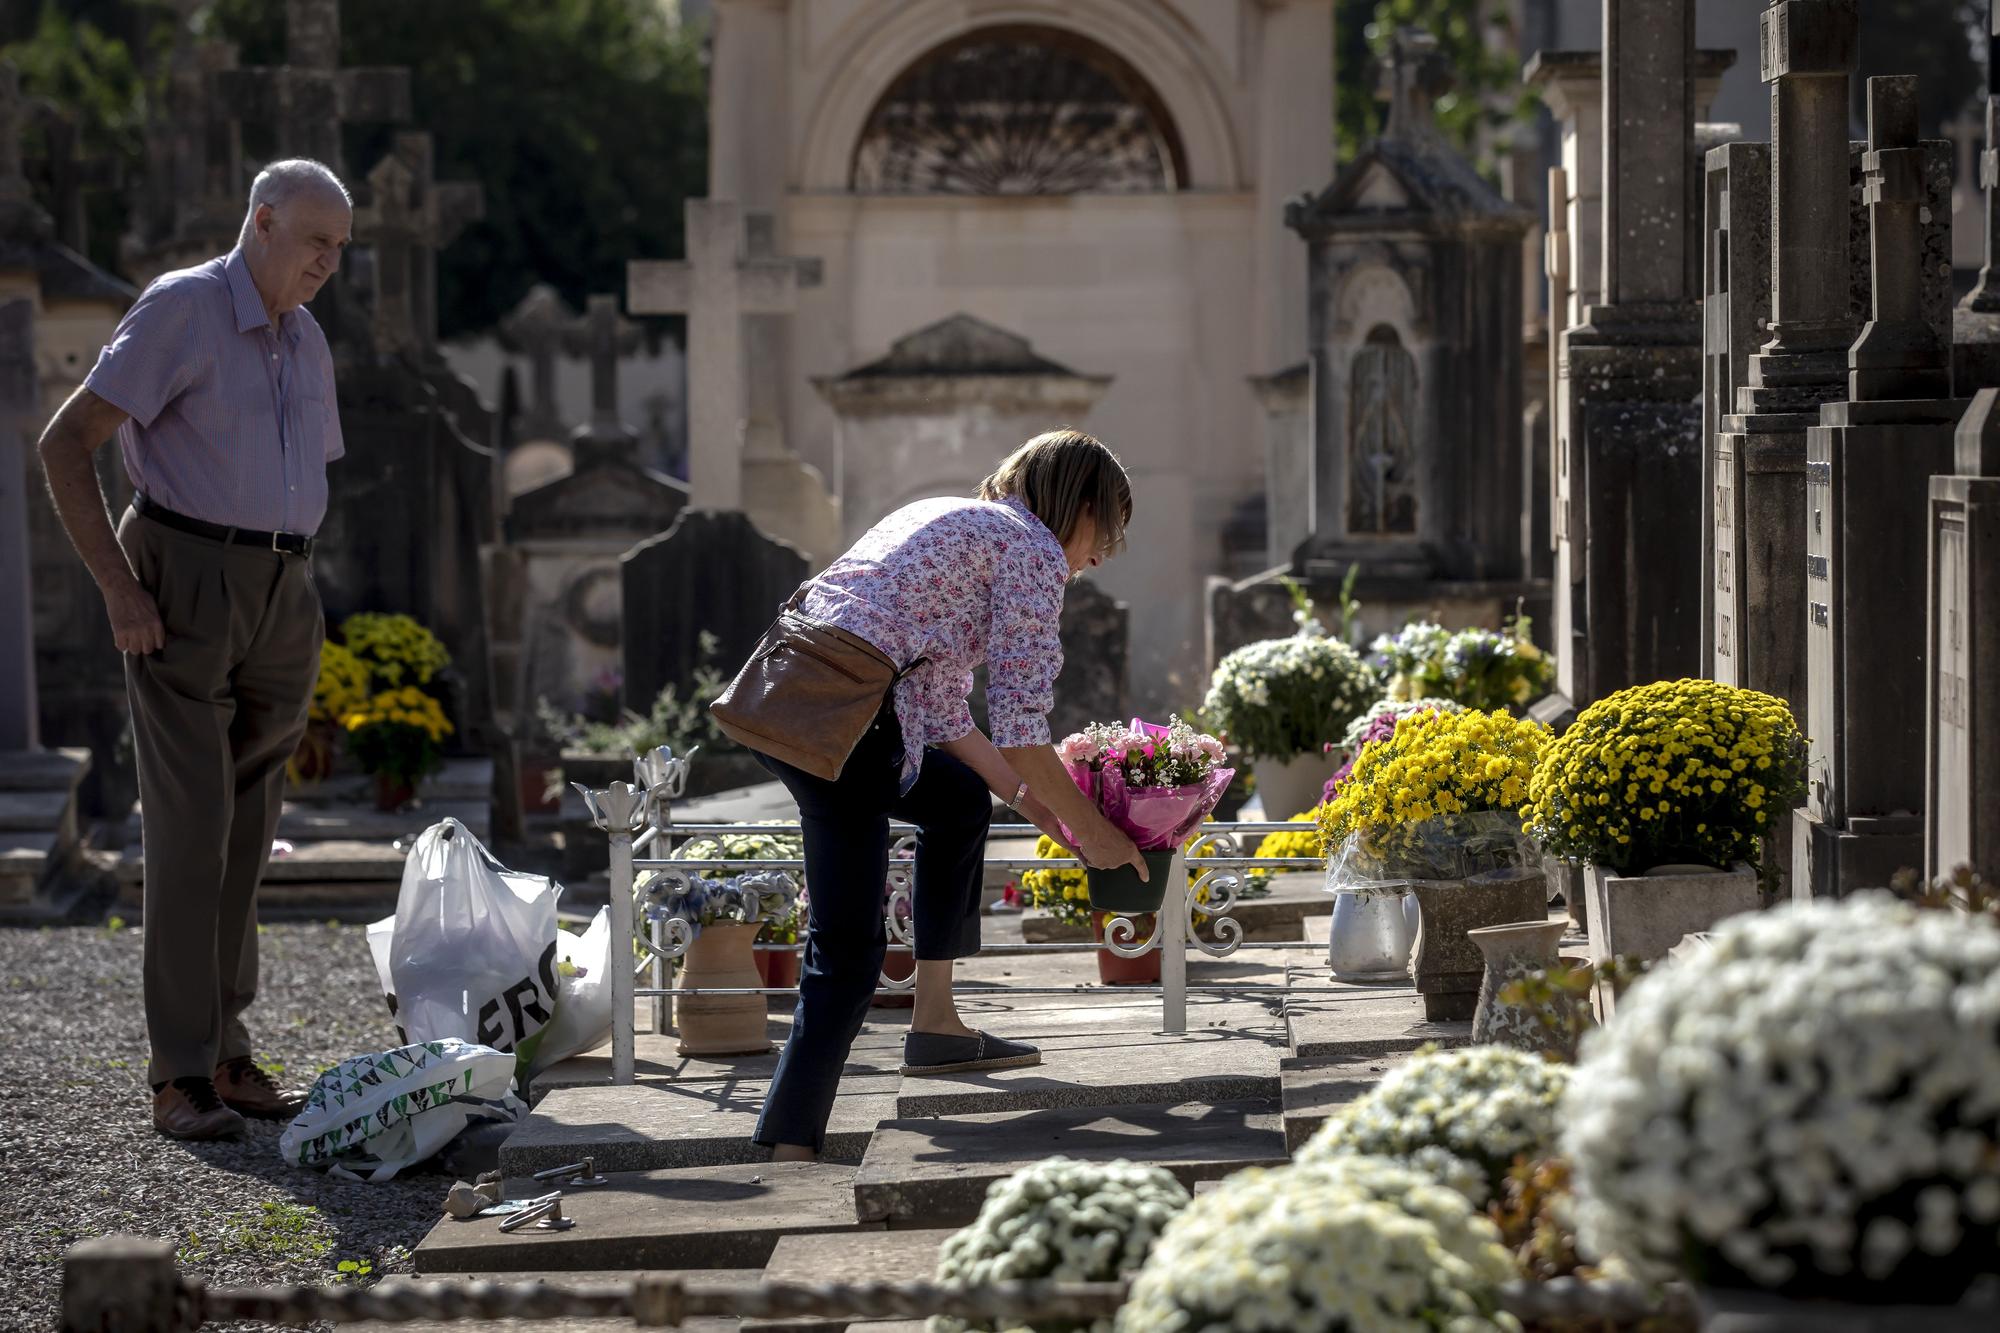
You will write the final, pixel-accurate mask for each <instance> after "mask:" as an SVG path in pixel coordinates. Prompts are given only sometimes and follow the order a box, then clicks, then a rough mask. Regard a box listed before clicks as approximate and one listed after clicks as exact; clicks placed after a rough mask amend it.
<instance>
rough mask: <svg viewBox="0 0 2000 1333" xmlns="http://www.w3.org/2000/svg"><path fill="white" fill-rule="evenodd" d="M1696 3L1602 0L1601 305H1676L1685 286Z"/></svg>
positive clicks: (1679, 314)
mask: <svg viewBox="0 0 2000 1333" xmlns="http://www.w3.org/2000/svg"><path fill="white" fill-rule="evenodd" d="M1694 8H1695V7H1694V0H1604V279H1603V293H1604V301H1605V303H1606V304H1608V305H1613V306H1626V307H1638V306H1646V305H1659V306H1665V307H1678V306H1680V305H1681V304H1682V303H1684V302H1685V301H1687V299H1688V298H1689V296H1690V295H1691V294H1692V292H1691V290H1690V287H1689V285H1688V273H1689V270H1690V266H1689V263H1688V251H1687V244H1688V227H1687V219H1688V216H1689V213H1690V211H1691V210H1690V201H1691V200H1692V199H1693V198H1694V192H1693V190H1692V188H1691V181H1690V176H1691V173H1692V169H1693V164H1692V162H1691V161H1690V160H1689V156H1688V144H1689V142H1690V141H1691V140H1692V139H1693V137H1694V120H1695V115H1694ZM1684 317H1685V312H1683V311H1679V310H1674V311H1673V312H1672V313H1670V314H1667V318H1668V319H1669V320H1670V321H1678V320H1680V319H1682V318H1684Z"/></svg>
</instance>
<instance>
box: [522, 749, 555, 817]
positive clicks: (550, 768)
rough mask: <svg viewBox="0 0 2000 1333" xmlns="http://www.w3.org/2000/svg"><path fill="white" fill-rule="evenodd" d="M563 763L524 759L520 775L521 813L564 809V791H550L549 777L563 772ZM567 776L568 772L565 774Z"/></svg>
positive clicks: (547, 812) (552, 812) (541, 813)
mask: <svg viewBox="0 0 2000 1333" xmlns="http://www.w3.org/2000/svg"><path fill="white" fill-rule="evenodd" d="M562 772H563V768H562V765H560V764H556V763H551V762H550V761H548V760H546V759H523V760H522V761H521V769H520V776H519V778H518V779H517V781H518V784H519V786H520V795H521V813H522V814H524V815H552V814H555V813H556V812H557V811H559V810H561V809H562V792H561V791H556V792H550V791H549V778H550V777H551V775H553V774H556V773H562ZM565 776H567V774H565Z"/></svg>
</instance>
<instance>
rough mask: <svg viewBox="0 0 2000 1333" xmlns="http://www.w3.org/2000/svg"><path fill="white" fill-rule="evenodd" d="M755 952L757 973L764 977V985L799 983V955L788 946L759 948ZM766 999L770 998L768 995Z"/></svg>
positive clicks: (791, 984) (794, 984) (792, 984)
mask: <svg viewBox="0 0 2000 1333" xmlns="http://www.w3.org/2000/svg"><path fill="white" fill-rule="evenodd" d="M756 952H757V973H758V975H759V976H761V977H763V978H764V984H765V985H766V986H796V985H798V984H799V955H797V954H795V953H793V952H792V951H791V950H790V949H789V948H784V949H759V950H757V951H756ZM765 998H766V999H768V998H770V997H768V996H766V997H765Z"/></svg>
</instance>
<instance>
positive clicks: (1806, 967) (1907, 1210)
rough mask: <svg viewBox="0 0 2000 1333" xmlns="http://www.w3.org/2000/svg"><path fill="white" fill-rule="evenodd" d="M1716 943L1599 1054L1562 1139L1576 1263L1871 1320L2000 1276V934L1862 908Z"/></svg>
mask: <svg viewBox="0 0 2000 1333" xmlns="http://www.w3.org/2000/svg"><path fill="white" fill-rule="evenodd" d="M1712 939H1713V946H1712V947H1711V948H1709V949H1706V950H1702V951H1700V952H1698V953H1696V954H1694V955H1692V956H1689V957H1686V958H1683V959H1678V960H1676V961H1675V962H1674V963H1673V965H1672V966H1670V967H1666V968H1663V969H1660V970H1659V971H1658V972H1656V973H1653V974H1651V975H1649V976H1647V977H1646V978H1645V979H1644V980H1643V981H1641V982H1640V983H1639V984H1638V985H1636V986H1635V987H1633V989H1632V990H1631V992H1630V993H1629V994H1628V995H1627V996H1625V997H1623V998H1621V999H1620V1001H1619V1004H1618V1012H1617V1015H1616V1017H1615V1018H1614V1020H1613V1021H1612V1023H1611V1024H1610V1025H1609V1026H1608V1027H1606V1028H1605V1029H1603V1030H1602V1031H1600V1032H1598V1033H1594V1034H1592V1035H1591V1037H1589V1038H1588V1039H1587V1040H1586V1043H1585V1047H1584V1055H1583V1061H1582V1064H1581V1065H1580V1066H1579V1068H1578V1070H1577V1075H1576V1078H1575V1079H1574V1081H1573V1082H1572V1084H1571V1090H1570V1094H1569V1097H1568V1099H1567V1101H1566V1103H1565V1106H1564V1118H1565V1129H1564V1133H1563V1147H1564V1149H1565V1151H1566V1152H1567V1153H1568V1155H1569V1156H1570V1158H1571V1160H1572V1161H1573V1163H1574V1164H1575V1168H1576V1178H1577V1187H1578V1193H1579V1195H1580V1200H1581V1202H1580V1206H1579V1213H1578V1223H1579V1232H1580V1237H1581V1239H1582V1241H1583V1243H1584V1244H1585V1245H1586V1246H1587V1247H1588V1248H1590V1249H1592V1250H1595V1251H1597V1252H1598V1253H1616V1254H1619V1255H1622V1256H1624V1257H1625V1258H1627V1259H1628V1260H1631V1261H1633V1262H1634V1263H1635V1264H1642V1265H1649V1266H1651V1267H1652V1268H1653V1269H1654V1270H1655V1271H1657V1272H1659V1273H1666V1272H1669V1271H1673V1270H1675V1269H1680V1268H1687V1269H1688V1275H1689V1276H1691V1277H1693V1278H1694V1279H1696V1280H1697V1281H1701V1282H1706V1283H1708V1284H1711V1285H1715V1286H1732V1287H1742V1286H1753V1287H1762V1288H1767V1289H1773V1290H1780V1291H1792V1292H1808V1291H1809V1292H1811V1293H1813V1294H1815V1295H1819V1296H1829V1297H1832V1296H1841V1295H1843V1294H1844V1295H1849V1296H1854V1297H1857V1298H1859V1299H1865V1300H1871V1301H1878V1302H1879V1301H1883V1300H1887V1299H1916V1300H1919V1301H1925V1302H1938V1301H1951V1300H1954V1299H1956V1297H1957V1296H1958V1295H1959V1294H1962V1293H1963V1291H1964V1290H1965V1287H1966V1286H1967V1284H1968V1283H1969V1282H1970V1281H1971V1280H1972V1279H1973V1278H1974V1277H1975V1276H1976V1275H1978V1274H1980V1273H1985V1272H1990V1271H1993V1270H1994V1269H1996V1268H2000V929H1996V928H1995V927H1994V926H1993V924H1992V923H1991V922H1988V921H1984V920H1981V919H1978V918H1970V917H1965V916H1961V915H1958V914H1956V913H1949V912H1927V911H1919V910H1917V909H1915V908H1912V907H1909V906H1907V905H1905V904H1901V903H1898V902H1896V901H1894V900H1893V899H1891V898H1889V897H1887V896H1886V895H1882V894H1868V895H1861V896H1858V897H1855V898H1850V899H1847V900H1845V901H1843V902H1839V903H1815V904H1809V905H1807V904H1801V905H1798V906H1792V907H1787V908H1783V909H1781V910H1778V911H1774V912H1766V913H1753V914H1748V915H1744V916H1738V917H1732V918H1731V919H1729V920H1728V921H1726V922H1724V923H1723V924H1722V925H1721V926H1720V927H1719V928H1718V929H1717V931H1716V932H1715V934H1714V935H1713V937H1712ZM1690 1265H1691V1267H1689V1266H1690Z"/></svg>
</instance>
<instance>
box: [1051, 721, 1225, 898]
mask: <svg viewBox="0 0 2000 1333" xmlns="http://www.w3.org/2000/svg"><path fill="white" fill-rule="evenodd" d="M1056 753H1057V754H1058V755H1059V756H1061V758H1062V761H1063V763H1064V764H1065V765H1066V766H1067V767H1068V769H1069V774H1070V777H1071V778H1073V779H1074V780H1075V782H1076V785H1077V786H1078V787H1079V788H1080V789H1081V790H1082V791H1083V794H1084V795H1086V796H1088V797H1090V799H1091V801H1092V803H1093V804H1095V805H1096V806H1097V808H1098V810H1099V811H1100V812H1101V813H1102V814H1103V815H1104V817H1105V818H1106V819H1108V820H1110V821H1111V822H1112V823H1113V824H1114V825H1116V826H1117V827H1118V828H1119V829H1121V830H1123V831H1124V833H1125V835H1126V836H1127V837H1129V838H1131V839H1132V841H1133V843H1134V844H1136V845H1137V846H1138V848H1139V851H1140V852H1141V853H1142V854H1143V855H1144V856H1145V858H1146V870H1147V875H1148V878H1147V879H1146V880H1145V881H1143V882H1142V881H1141V880H1140V879H1139V875H1138V872H1137V871H1136V870H1134V869H1133V868H1132V867H1130V866H1120V867H1117V868H1115V869H1112V870H1097V869H1094V868H1090V867H1086V873H1087V875H1088V878H1089V881H1090V905H1091V906H1092V907H1093V908H1095V909H1096V910H1098V911H1101V912H1119V913H1129V912H1157V911H1158V910H1159V909H1160V903H1161V901H1162V899H1163V897H1164V896H1165V894H1166V877H1167V873H1168V871H1169V868H1170V867H1171V865H1172V863H1173V857H1174V851H1175V849H1177V848H1178V847H1180V845H1181V844H1182V843H1183V842H1185V841H1186V840H1187V837H1188V835H1189V834H1190V833H1192V832H1194V830H1195V827H1196V826H1197V825H1199V824H1200V823H1201V821H1202V820H1204V819H1206V818H1208V815H1209V812H1210V811H1212V810H1214V809H1215V806H1216V803H1217V802H1218V801H1220V800H1221V799H1222V794H1223V793H1224V792H1225V791H1227V790H1228V789H1229V783H1230V780H1231V779H1232V778H1234V777H1235V776H1236V770H1234V769H1231V768H1224V767H1222V766H1221V764H1222V760H1223V756H1224V751H1223V748H1222V742H1221V741H1219V740H1217V739H1216V738H1215V737H1213V736H1208V735H1204V734H1202V733H1201V732H1198V731H1196V730H1195V729H1194V728H1193V727H1192V726H1190V725H1188V723H1186V722H1184V721H1182V720H1180V719H1178V718H1176V719H1175V720H1174V721H1172V722H1170V723H1168V724H1167V725H1166V726H1160V725H1158V724H1157V723H1152V722H1145V721H1142V720H1140V719H1139V718H1136V717H1135V718H1133V719H1132V721H1131V722H1130V723H1129V724H1125V723H1116V722H1093V723H1091V724H1090V725H1089V726H1087V727H1085V728H1084V729H1083V730H1082V731H1079V732H1076V733H1074V734H1072V735H1070V736H1067V737H1065V738H1064V739H1063V741H1062V743H1061V744H1060V745H1058V746H1057V747H1056ZM1063 834H1064V841H1065V842H1067V843H1068V844H1069V845H1070V846H1072V847H1074V846H1076V845H1077V844H1076V839H1075V838H1074V837H1072V836H1070V830H1069V829H1068V828H1067V827H1066V826H1065V827H1064V828H1063Z"/></svg>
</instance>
